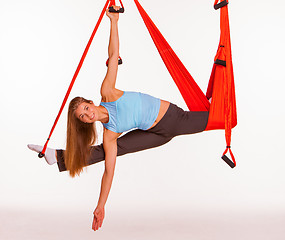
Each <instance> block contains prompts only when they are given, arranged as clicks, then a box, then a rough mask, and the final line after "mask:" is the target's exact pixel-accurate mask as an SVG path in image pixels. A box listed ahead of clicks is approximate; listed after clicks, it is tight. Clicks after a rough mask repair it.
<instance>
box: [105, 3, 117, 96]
mask: <svg viewBox="0 0 285 240" xmlns="http://www.w3.org/2000/svg"><path fill="white" fill-rule="evenodd" d="M114 8H115V9H116V10H118V9H119V7H116V6H114ZM106 14H107V16H108V17H109V18H110V24H111V27H110V40H109V47H108V55H109V60H108V70H107V74H106V76H105V79H104V80H103V83H102V85H101V95H102V97H103V96H106V95H109V94H110V91H112V90H114V89H115V84H116V78H117V71H118V58H119V34H118V20H119V13H110V12H109V11H108V9H107V11H106Z"/></svg>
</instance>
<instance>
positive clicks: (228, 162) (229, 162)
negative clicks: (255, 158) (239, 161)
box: [222, 155, 236, 168]
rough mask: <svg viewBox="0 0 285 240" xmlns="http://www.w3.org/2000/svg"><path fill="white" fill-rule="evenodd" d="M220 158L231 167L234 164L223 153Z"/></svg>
mask: <svg viewBox="0 0 285 240" xmlns="http://www.w3.org/2000/svg"><path fill="white" fill-rule="evenodd" d="M222 159H223V160H224V161H225V162H226V163H227V164H228V165H229V166H230V167H231V168H234V167H235V166H236V165H235V164H234V163H233V162H232V161H231V160H230V159H229V158H228V157H227V156H226V155H223V156H222Z"/></svg>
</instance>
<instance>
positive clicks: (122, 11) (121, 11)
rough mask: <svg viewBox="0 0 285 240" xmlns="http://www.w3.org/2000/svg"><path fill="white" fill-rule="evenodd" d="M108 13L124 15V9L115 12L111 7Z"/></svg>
mask: <svg viewBox="0 0 285 240" xmlns="http://www.w3.org/2000/svg"><path fill="white" fill-rule="evenodd" d="M109 12H111V13H124V12H125V9H124V8H120V9H119V10H118V11H117V10H115V9H114V8H113V7H109Z"/></svg>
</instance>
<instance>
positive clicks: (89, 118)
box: [75, 102, 98, 123]
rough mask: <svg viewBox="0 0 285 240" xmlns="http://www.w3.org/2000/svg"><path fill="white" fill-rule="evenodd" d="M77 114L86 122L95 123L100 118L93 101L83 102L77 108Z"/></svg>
mask: <svg viewBox="0 0 285 240" xmlns="http://www.w3.org/2000/svg"><path fill="white" fill-rule="evenodd" d="M75 116H76V117H77V118H78V119H79V120H80V121H81V122H84V123H94V122H96V121H97V120H98V110H97V108H96V106H95V105H94V103H93V102H90V103H86V102H83V103H81V104H79V106H78V107H77V109H76V110H75Z"/></svg>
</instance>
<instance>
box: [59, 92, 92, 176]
mask: <svg viewBox="0 0 285 240" xmlns="http://www.w3.org/2000/svg"><path fill="white" fill-rule="evenodd" d="M83 102H86V103H91V101H90V100H86V99H85V98H83V97H76V98H74V99H72V100H71V102H70V103H69V107H68V115H67V134H66V151H65V154H64V162H65V166H66V169H67V170H69V174H70V176H71V177H75V176H76V175H78V176H79V175H80V173H81V172H82V171H83V167H85V166H87V159H88V157H89V156H90V151H91V146H92V145H93V144H95V142H96V140H97V137H98V136H97V131H96V127H95V123H83V122H81V121H80V120H79V119H78V118H77V117H76V116H75V111H76V109H77V108H78V106H79V105H80V104H81V103H83Z"/></svg>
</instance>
